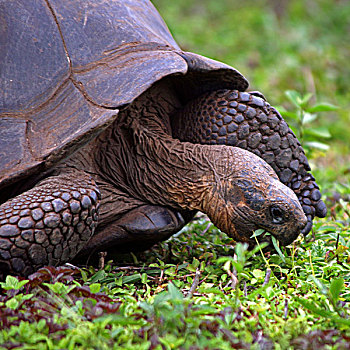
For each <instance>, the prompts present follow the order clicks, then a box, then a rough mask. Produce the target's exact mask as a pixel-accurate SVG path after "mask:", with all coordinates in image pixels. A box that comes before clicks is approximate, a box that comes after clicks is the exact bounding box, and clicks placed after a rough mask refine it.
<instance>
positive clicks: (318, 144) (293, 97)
mask: <svg viewBox="0 0 350 350" xmlns="http://www.w3.org/2000/svg"><path fill="white" fill-rule="evenodd" d="M285 94H286V96H287V98H288V99H289V101H290V102H292V104H293V105H294V107H295V110H293V111H287V110H285V109H284V108H280V112H281V113H282V115H283V116H284V117H286V118H287V119H288V121H289V123H290V127H291V128H292V130H293V132H294V133H295V134H296V136H297V138H298V139H299V141H300V143H301V144H302V145H303V147H304V149H305V152H306V155H307V156H308V157H312V156H313V151H315V150H318V151H323V152H324V151H327V150H328V149H329V145H328V144H327V140H329V139H330V138H331V134H330V132H329V130H328V128H327V127H325V126H318V125H316V122H317V120H318V118H319V113H320V112H330V111H335V110H337V109H338V107H337V106H334V105H332V104H330V103H324V102H321V103H316V104H313V105H310V100H311V98H312V96H313V95H312V94H311V93H307V94H305V95H301V94H300V93H299V92H297V91H294V90H287V91H286V92H285Z"/></svg>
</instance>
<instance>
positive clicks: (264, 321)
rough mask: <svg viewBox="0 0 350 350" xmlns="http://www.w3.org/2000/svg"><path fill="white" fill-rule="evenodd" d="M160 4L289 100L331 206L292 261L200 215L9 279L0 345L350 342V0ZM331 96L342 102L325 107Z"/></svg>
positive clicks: (175, 24)
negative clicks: (132, 248) (162, 235)
mask: <svg viewBox="0 0 350 350" xmlns="http://www.w3.org/2000/svg"><path fill="white" fill-rule="evenodd" d="M154 3H155V5H156V6H157V8H158V9H159V11H160V12H161V14H162V16H163V18H164V19H165V20H166V22H167V24H168V25H169V27H170V29H171V30H172V32H173V34H174V36H175V38H176V40H177V41H178V42H179V44H180V45H181V47H182V48H183V49H184V50H189V51H193V52H197V53H200V54H203V55H205V56H208V57H211V58H215V59H218V60H221V61H224V62H226V63H228V64H230V65H232V66H234V67H236V68H237V69H239V70H240V71H241V72H242V73H243V74H244V75H245V76H247V78H248V79H249V80H250V82H251V89H252V90H260V91H262V92H263V93H264V95H265V96H266V97H267V99H268V100H269V102H270V103H271V104H274V105H277V106H279V108H280V110H281V111H282V113H283V115H284V116H285V118H286V119H287V120H288V122H289V123H290V124H291V125H292V126H293V128H294V130H295V132H296V133H297V135H298V136H299V137H300V138H301V139H302V142H303V145H304V146H305V148H306V150H307V152H308V156H309V158H310V163H311V166H312V168H313V173H314V175H315V177H316V179H317V182H318V183H319V184H320V185H321V189H322V193H323V195H324V198H325V201H326V204H327V206H328V208H329V213H328V216H327V217H326V218H324V219H317V220H316V221H315V224H314V228H313V232H312V234H311V235H309V236H308V237H307V238H305V239H304V238H302V237H299V239H298V240H297V241H296V242H294V243H293V245H291V246H288V247H287V248H283V249H282V254H283V259H282V258H281V256H280V255H279V254H277V253H276V254H275V253H265V254H263V253H262V252H261V251H260V250H259V249H258V250H257V251H256V252H254V253H252V252H248V251H247V250H246V249H245V247H244V246H243V245H240V244H239V245H237V244H236V243H235V242H233V241H232V240H231V239H230V238H228V237H227V236H226V235H225V234H223V233H221V232H220V231H218V230H217V229H216V228H215V227H213V226H212V225H211V224H210V223H209V222H208V221H207V219H206V218H205V217H199V218H198V219H197V220H196V221H195V222H193V223H192V224H191V225H189V226H188V227H186V228H185V229H184V230H183V232H182V233H181V234H177V235H176V236H174V237H172V238H171V239H170V240H169V241H167V242H164V243H161V244H159V245H157V246H155V247H154V248H153V249H152V250H150V251H147V252H144V253H140V254H137V255H133V254H127V255H122V256H120V257H119V258H118V260H116V261H115V262H114V263H113V264H112V263H108V264H107V266H106V267H105V268H104V269H103V270H100V271H97V270H96V269H94V268H92V267H90V268H86V269H76V268H73V267H72V268H59V269H53V268H47V269H44V270H42V271H41V272H39V273H38V274H36V275H34V276H32V277H31V278H30V279H29V280H24V281H22V282H18V279H16V278H11V277H9V278H8V279H7V280H6V281H5V282H3V283H2V285H1V286H2V295H1V296H0V349H232V348H234V349H348V348H349V344H350V307H349V305H350V304H349V303H350V229H349V223H350V183H349V173H350V157H349V147H350V138H349V135H350V122H349V119H350V118H349V113H350V104H349V97H350V93H349V91H350V90H349V88H348V87H349V86H350V64H349V62H350V46H349V44H347V38H348V37H349V34H350V33H349V30H350V22H349V18H350V2H349V1H347V0H343V1H342V0H338V1H331V0H317V1H316V0H310V1H306V0H305V1H301V0H290V1H286V0H284V1H282V0H281V1H273V0H270V1H267V0H265V1H252V0H246V1H231V0H221V1H217V0H215V1H214V0H194V1H185V0H177V1H166V0H156V1H154ZM276 4H285V8H284V9H283V8H280V9H276ZM274 5H275V6H274ZM291 91H292V92H291ZM293 91H294V92H293ZM295 91H297V92H295ZM309 93H311V95H310V96H309V99H308V101H306V100H307V97H308V96H307V95H308V94H309ZM321 102H322V103H328V104H332V105H336V106H338V109H334V108H333V107H332V108H327V107H325V106H327V105H326V104H321V106H323V107H321V111H320V108H318V109H317V108H316V109H315V105H316V106H317V105H320V103H321ZM328 106H329V105H328ZM310 114H312V116H311V117H310ZM305 116H306V118H305ZM310 142H319V143H322V144H324V145H327V146H328V150H326V148H325V147H323V148H322V147H321V148H320V147H312V144H311V146H310ZM308 143H309V144H308Z"/></svg>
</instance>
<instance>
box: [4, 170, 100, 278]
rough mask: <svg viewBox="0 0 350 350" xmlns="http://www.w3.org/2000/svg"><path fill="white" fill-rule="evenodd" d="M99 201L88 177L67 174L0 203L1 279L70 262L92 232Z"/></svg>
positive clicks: (94, 185)
mask: <svg viewBox="0 0 350 350" xmlns="http://www.w3.org/2000/svg"><path fill="white" fill-rule="evenodd" d="M99 197H100V194H99V190H98V188H97V185H96V183H95V181H94V180H93V179H92V178H91V177H90V176H89V175H87V174H85V173H84V172H81V171H71V172H67V173H65V174H61V175H58V176H51V177H48V178H46V179H45V180H43V181H41V182H39V183H38V184H37V185H36V186H35V187H33V188H32V189H30V190H29V191H27V192H24V193H22V194H20V195H18V196H17V197H14V198H12V199H10V200H8V201H7V202H5V203H4V204H2V205H1V206H0V278H1V277H2V278H3V277H4V275H6V274H7V273H11V274H17V275H24V276H25V275H28V274H30V273H31V272H33V271H35V270H36V269H38V268H40V267H42V266H44V265H59V264H62V263H64V262H66V261H68V260H70V259H72V258H73V257H74V256H75V255H76V254H77V253H78V252H79V250H80V249H81V248H82V247H83V246H84V245H85V244H86V242H87V241H88V240H89V239H90V237H91V236H92V235H93V233H94V230H95V227H96V225H97V210H98V205H99V204H98V202H99V199H100V198H99ZM1 275H2V276H1Z"/></svg>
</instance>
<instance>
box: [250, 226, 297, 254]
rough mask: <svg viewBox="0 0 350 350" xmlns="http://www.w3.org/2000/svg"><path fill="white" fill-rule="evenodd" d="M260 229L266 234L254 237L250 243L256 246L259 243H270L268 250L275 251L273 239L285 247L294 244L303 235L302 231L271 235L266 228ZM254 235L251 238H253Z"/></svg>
mask: <svg viewBox="0 0 350 350" xmlns="http://www.w3.org/2000/svg"><path fill="white" fill-rule="evenodd" d="M259 229H262V230H264V232H263V233H261V234H260V235H259V236H257V237H256V238H254V237H253V238H250V241H251V243H254V245H256V243H257V241H258V242H259V244H261V243H265V242H266V243H268V246H267V247H266V248H267V249H268V250H270V249H273V243H272V237H274V238H275V239H276V240H277V241H278V242H279V243H280V244H281V245H282V246H283V247H285V246H287V245H289V244H291V243H293V242H294V241H295V240H296V239H297V238H298V236H299V235H300V234H301V230H297V231H295V232H294V233H290V232H288V233H287V234H281V233H279V234H276V233H271V232H269V231H267V230H266V229H265V228H261V227H260V228H259ZM252 235H253V234H252ZM252 235H251V236H250V237H252ZM253 236H254V235H253ZM256 240H257V241H256Z"/></svg>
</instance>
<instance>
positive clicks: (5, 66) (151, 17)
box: [0, 0, 248, 188]
mask: <svg viewBox="0 0 350 350" xmlns="http://www.w3.org/2000/svg"><path fill="white" fill-rule="evenodd" d="M0 56H1V60H0V188H2V187H4V186H6V185H8V184H10V183H12V182H14V181H16V180H18V179H21V178H24V177H26V176H28V175H30V174H33V173H34V172H36V171H38V170H40V171H44V170H46V169H49V168H50V167H52V166H53V165H55V164H56V163H57V162H58V161H60V160H61V159H63V158H64V157H66V156H68V155H69V154H71V153H72V152H73V151H74V150H76V149H77V148H79V147H80V146H81V145H83V144H85V143H86V142H88V141H89V140H90V139H91V138H93V137H95V136H96V135H97V134H98V133H99V132H101V131H102V130H104V129H105V128H106V127H108V125H110V124H111V123H112V122H113V120H114V119H115V118H116V116H117V114H118V108H119V107H120V106H123V105H126V104H128V103H130V102H131V101H133V100H134V99H135V98H136V97H137V96H139V95H140V94H141V93H142V92H144V91H145V90H146V89H148V88H149V87H150V86H151V85H152V84H153V83H154V82H156V81H158V80H160V79H161V78H163V77H165V76H169V75H173V74H177V75H186V76H187V77H190V81H192V82H193V86H195V87H197V89H201V90H203V89H204V90H208V89H211V86H212V85H214V82H219V81H221V84H220V85H221V86H222V87H224V88H232V89H239V90H241V91H242V90H245V89H246V88H247V86H248V83H247V81H246V80H245V78H244V77H243V76H242V75H241V74H240V73H239V72H237V71H236V70H235V69H233V68H232V67H229V66H227V65H224V64H222V63H219V62H216V61H213V60H209V59H207V58H204V57H201V56H199V55H196V54H192V53H187V52H183V51H181V50H180V48H179V47H178V45H177V44H176V42H175V41H174V39H173V38H172V36H171V34H170V33H169V31H168V29H167V27H166V25H165V23H164V22H163V20H162V18H161V17H160V16H159V14H158V13H157V11H156V10H155V8H154V7H153V5H152V4H151V3H150V2H148V1H144V0H120V1H118V0H117V1H113V0H75V1H71V0H47V1H46V0H26V1H22V0H12V1H7V2H1V3H0ZM186 80H187V82H188V81H189V79H186ZM198 83H200V84H198ZM223 83H224V84H223Z"/></svg>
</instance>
